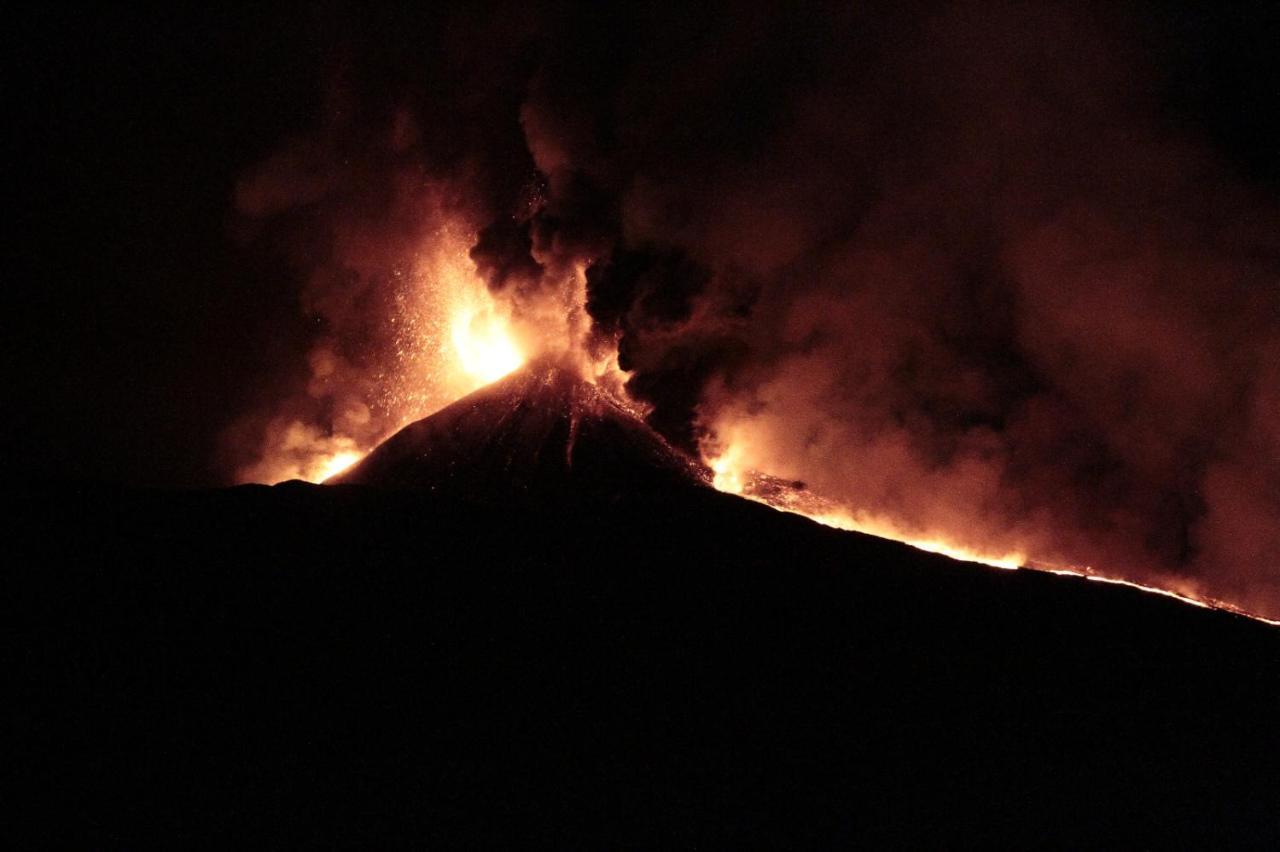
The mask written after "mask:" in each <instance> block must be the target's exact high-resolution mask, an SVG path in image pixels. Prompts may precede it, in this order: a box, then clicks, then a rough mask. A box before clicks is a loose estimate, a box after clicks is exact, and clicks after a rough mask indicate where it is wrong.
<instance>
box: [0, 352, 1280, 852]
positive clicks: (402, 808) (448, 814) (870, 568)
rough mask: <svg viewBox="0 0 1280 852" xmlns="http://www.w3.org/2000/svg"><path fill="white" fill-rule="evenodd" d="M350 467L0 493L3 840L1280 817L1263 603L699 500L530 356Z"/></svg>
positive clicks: (589, 840) (1133, 825)
mask: <svg viewBox="0 0 1280 852" xmlns="http://www.w3.org/2000/svg"><path fill="white" fill-rule="evenodd" d="M342 481H343V484H337V485H323V486H313V485H307V484H303V483H289V484H284V485H280V486H276V487H266V486H243V487H238V488H231V489H224V490H213V491H196V492H173V491H131V490H125V489H116V488H107V487H100V486H98V487H92V486H86V485H83V484H81V485H74V484H67V483H43V484H40V483H15V482H12V481H10V482H7V483H5V487H7V488H8V489H9V490H10V491H11V492H12V493H11V495H10V496H11V498H12V499H10V500H9V501H8V505H9V507H10V509H9V516H8V520H9V522H10V534H9V535H8V537H7V538H6V557H7V563H8V564H7V567H6V572H5V582H6V599H7V600H9V601H11V602H13V603H14V604H16V605H15V606H14V607H13V612H12V613H11V614H10V617H8V618H7V619H6V622H5V630H6V636H7V637H8V639H9V642H8V644H9V646H10V649H11V650H12V651H14V652H15V653H13V654H12V655H11V657H10V659H11V664H10V665H8V666H7V667H6V670H5V672H6V685H7V687H8V690H7V693H8V702H7V709H8V710H9V714H10V717H9V723H8V724H7V726H6V731H7V733H9V735H10V737H11V742H9V743H7V744H6V746H7V747H6V749H5V754H6V761H5V766H4V768H5V771H6V773H7V777H8V779H9V780H10V782H11V783H10V785H9V787H10V789H11V790H13V791H14V792H13V794H11V796H10V798H9V799H8V800H7V802H6V804H8V805H9V808H8V810H9V813H10V818H9V819H7V820H5V821H0V837H2V838H3V839H8V840H10V841H11V842H10V843H9V845H10V846H12V847H14V848H26V847H29V846H30V847H37V846H39V847H43V846H59V845H67V846H77V847H78V846H101V845H104V844H105V845H111V846H122V847H137V848H151V847H155V846H160V847H168V846H191V845H196V846H215V847H219V846H245V845H248V846H273V847H276V846H326V847H332V846H378V847H381V846H409V845H414V846H421V845H425V846H440V847H446V848H455V847H460V848H506V847H510V846H517V847H520V848H526V847H530V846H533V847H549V848H575V849H576V848H655V849H670V848H689V847H697V848H761V847H767V848H804V847H808V848H815V847H816V848H832V847H837V848H843V847H847V846H851V845H853V846H856V845H870V846H874V847H880V846H889V847H896V848H903V847H905V848H940V847H942V848H950V847H955V846H961V847H967V846H991V847H995V848H1007V847H1013V848H1026V847H1035V848H1039V847H1045V846H1048V847H1058V848H1063V847H1065V848H1090V849H1092V848H1115V847H1120V848H1164V847H1168V848H1187V847H1192V848H1201V847H1203V848H1226V847H1233V846H1234V847H1245V848H1276V847H1277V844H1280V807H1277V790H1280V630H1277V629H1276V628H1274V627H1270V626H1267V625H1264V624H1260V623H1257V622H1254V621H1250V620H1248V619H1245V618H1242V617H1239V616H1235V615H1231V614H1228V613H1223V612H1214V611H1209V610H1202V609H1197V608H1193V607H1189V606H1186V605H1184V604H1182V603H1179V602H1177V601H1172V600H1169V599H1167V598H1163V597H1160V596H1154V595H1150V594H1145V593H1142V592H1139V591H1136V590H1133V589H1126V588H1121V587H1115V586H1106V585H1101V584H1098V583H1091V582H1086V581H1085V580H1083V579H1080V578H1071V577H1056V576H1053V575H1048V574H1042V573H1037V572H1029V571H1002V570H998V569H992V568H986V567H983V566H978V565H972V564H962V563H958V562H955V561H952V560H950V559H947V558H945V557H941V556H937V555H934V554H928V553H923V552H921V551H918V550H915V549H913V548H910V547H907V546H905V545H900V544H896V543H894V542H889V541H884V540H881V539H876V538H872V537H869V536H864V535H859V534H856V533H846V532H840V531H837V530H833V529H829V528H826V527H822V526H820V525H818V524H815V523H813V522H811V521H808V520H806V519H804V518H801V517H798V516H796V515H789V514H784V513H782V512H778V511H775V510H773V509H770V508H767V507H765V506H761V505H759V504H757V503H753V502H750V501H747V500H743V499H740V498H737V497H733V496H730V495H725V494H721V493H719V492H717V491H715V490H713V489H711V488H708V487H703V486H702V484H701V483H702V479H701V476H700V472H699V471H698V469H697V468H696V466H693V465H691V464H690V463H688V462H686V461H685V460H684V459H683V457H681V456H680V455H679V454H677V453H674V452H673V451H672V450H671V449H670V448H669V447H667V446H666V444H665V443H664V442H663V441H662V440H661V439H660V438H658V437H657V436H656V435H655V434H654V433H652V432H650V431H649V430H648V429H647V428H646V427H645V426H644V425H643V424H641V423H640V422H639V421H637V420H636V419H634V418H633V417H631V415H630V414H629V413H628V412H626V411H625V410H624V409H622V408H620V407H619V406H617V404H616V403H614V402H613V401H611V400H609V399H608V398H606V397H602V396H601V395H599V394H598V392H597V391H596V390H595V389H594V388H592V387H591V386H589V385H586V384H585V383H581V382H579V381H578V380H577V379H576V378H574V377H573V376H572V375H571V374H567V373H563V372H561V371H559V370H557V369H555V368H554V367H552V366H550V365H545V364H535V365H533V366H532V367H531V368H529V369H527V370H524V371H522V372H520V373H517V374H515V375H513V376H511V377H509V378H508V379H506V380H504V381H502V382H499V383H498V384H496V385H494V386H492V387H490V388H487V389H485V390H483V391H481V392H479V393H477V394H475V395H473V396H470V397H468V398H466V399H464V400H462V401H461V402H459V403H457V404H455V405H453V406H450V407H448V408H446V409H444V410H442V411H441V412H439V413H438V414H436V415H434V416H432V417H429V418H426V419H425V420H423V421H420V422H419V423H416V424H413V425H411V426H409V427H408V428H406V429H405V430H403V431H402V432H400V433H399V434H398V435H396V436H394V437H393V438H392V439H391V440H389V441H388V442H387V443H386V444H385V445H384V446H382V447H381V448H380V449H378V450H376V451H375V452H374V453H373V454H371V455H370V456H369V457H368V458H367V459H366V460H365V461H364V462H363V463H362V464H360V465H358V466H357V467H356V468H355V469H353V470H352V471H351V472H350V473H349V474H348V475H347V476H345V477H342Z"/></svg>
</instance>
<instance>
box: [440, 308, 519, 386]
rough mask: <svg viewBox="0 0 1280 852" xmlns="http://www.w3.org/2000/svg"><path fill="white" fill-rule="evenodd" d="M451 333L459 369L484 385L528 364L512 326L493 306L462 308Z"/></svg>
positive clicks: (452, 325) (451, 323)
mask: <svg viewBox="0 0 1280 852" xmlns="http://www.w3.org/2000/svg"><path fill="white" fill-rule="evenodd" d="M450 331H451V335H452V338H453V346H454V349H455V351H456V352H457V356H458V365H459V367H460V368H461V369H462V371H463V372H464V373H466V374H467V375H468V376H471V377H473V378H474V379H476V380H478V381H480V382H481V383H483V384H489V383H490V382H495V381H497V380H498V379H500V378H502V377H503V376H505V375H507V374H508V373H510V372H512V371H513V370H515V369H516V368H517V367H519V366H520V365H522V364H523V363H524V361H525V358H524V355H522V354H521V353H520V350H519V348H518V347H517V346H516V342H515V340H514V339H513V337H512V334H511V329H510V327H509V325H508V324H507V323H506V322H504V321H503V320H502V319H501V318H500V317H499V316H498V315H497V314H496V312H495V311H494V310H493V309H492V308H490V307H484V308H478V307H474V306H472V305H464V306H462V307H460V308H458V309H457V311H456V312H455V313H454V316H453V319H452V321H451V322H450Z"/></svg>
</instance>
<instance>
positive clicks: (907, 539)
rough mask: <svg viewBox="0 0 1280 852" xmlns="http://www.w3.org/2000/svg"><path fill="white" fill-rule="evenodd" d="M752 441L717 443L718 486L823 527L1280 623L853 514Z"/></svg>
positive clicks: (1188, 591) (1199, 596)
mask: <svg viewBox="0 0 1280 852" xmlns="http://www.w3.org/2000/svg"><path fill="white" fill-rule="evenodd" d="M749 449H750V444H749V443H747V442H745V441H738V442H731V443H728V444H727V445H723V444H722V445H720V446H718V447H715V448H714V449H713V450H712V451H711V452H710V453H708V454H709V455H711V458H710V459H709V460H708V461H707V465H708V466H709V467H710V468H711V470H712V473H713V479H712V485H713V486H714V487H715V488H716V489H717V490H719V491H724V492H727V493H730V494H737V495H739V496H741V497H745V498H747V499H749V500H754V501H756V502H758V503H764V504H765V505H766V506H770V507H772V508H774V509H777V510H779V511H782V512H789V513H791V514H796V515H801V516H803V517H806V518H808V519H810V520H811V521H815V522H817V523H819V524H823V525H824V526H828V527H834V528H835V529H841V530H848V531H851V532H860V533H866V534H868V535H874V536H876V537H878V538H885V539H890V540H892V541H898V542H901V543H903V544H907V545H910V546H911V547H915V548H918V549H920V550H926V551H928V552H930V553H939V554H942V555H943V556H948V557H950V558H952V559H957V560H960V561H963V562H977V563H981V564H983V565H989V566H991V567H993V568H1001V569H1004V570H1008V571H1017V570H1019V569H1027V570H1031V571H1041V572H1045V573H1050V574H1058V575H1062V576H1070V577H1080V578H1083V579H1085V580H1088V581H1091V582H1096V583H1110V584H1112V585H1119V586H1128V587H1129V588H1131V589H1137V590H1139V591H1142V592H1149V593H1151V594H1156V595H1161V596H1163V597H1168V598H1173V599H1174V600H1178V601H1181V602H1183V603H1188V604H1191V605H1192V606H1197V607H1201V608H1203V609H1215V610H1220V611H1224V612H1230V613H1233V614H1235V615H1242V616H1245V617H1247V618H1252V619H1255V620H1257V621H1262V622H1265V623H1267V624H1273V625H1277V626H1280V620H1273V619H1268V618H1263V617H1261V616H1258V615H1255V614H1253V613H1250V612H1247V611H1245V610H1243V609H1240V608H1239V607H1237V606H1234V605H1232V604H1229V603H1227V602H1225V601H1221V600H1218V599H1216V598H1211V597H1208V596H1206V595H1204V594H1203V593H1201V592H1200V590H1199V589H1197V588H1196V587H1194V586H1193V585H1191V584H1190V583H1189V582H1188V581H1186V580H1182V579H1178V578H1169V579H1168V581H1167V585H1168V587H1167V588H1157V587H1154V586H1148V585H1144V584H1142V583H1135V582H1132V581H1130V580H1122V579H1120V578H1118V577H1111V576H1106V575H1103V574H1099V573H1098V572H1097V571H1095V570H1094V569H1093V568H1092V567H1090V566H1072V565H1058V564H1054V563H1049V562H1043V561H1038V560H1032V559H1030V558H1029V557H1028V554H1026V553H1024V552H1022V551H1019V550H1013V551H1007V552H1006V551H1002V550H1001V549H998V548H996V549H992V548H987V549H982V548H974V547H966V546H963V545H960V544H958V543H956V542H954V541H952V540H950V539H948V538H947V536H945V535H942V534H927V535H924V536H921V535H919V534H918V533H912V532H910V531H908V530H904V529H903V528H902V527H901V526H900V525H898V524H895V523H894V522H893V521H891V520H889V519H886V518H883V517H879V516H876V515H873V514H870V513H855V512H853V511H851V510H849V509H848V508H846V507H844V506H841V505H840V504H838V503H836V502H834V501H832V500H829V499H827V498H825V497H823V496H821V495H817V494H813V493H812V492H810V491H808V490H807V489H806V488H804V486H803V484H802V483H795V482H788V481H786V480H782V479H779V478H777V477H773V476H769V475H768V474H763V473H760V472H759V471H756V470H753V469H751V468H749V467H748V466H747V462H746V459H747V457H748V455H749V454H750V453H749Z"/></svg>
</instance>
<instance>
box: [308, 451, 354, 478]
mask: <svg viewBox="0 0 1280 852" xmlns="http://www.w3.org/2000/svg"><path fill="white" fill-rule="evenodd" d="M363 457H364V454H363V453H357V452H355V451H353V450H344V451H342V452H338V453H334V454H333V455H332V456H330V457H329V458H328V459H326V460H325V461H324V463H323V465H322V466H321V468H320V473H319V474H318V477H319V478H318V481H319V482H324V481H325V480H327V479H332V478H333V477H335V476H337V475H338V474H340V473H342V472H343V471H344V470H346V469H347V468H349V467H351V466H352V465H353V464H355V463H356V462H358V461H360V459H361V458H363Z"/></svg>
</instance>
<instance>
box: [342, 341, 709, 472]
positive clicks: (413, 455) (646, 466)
mask: <svg viewBox="0 0 1280 852" xmlns="http://www.w3.org/2000/svg"><path fill="white" fill-rule="evenodd" d="M709 476H710V473H709V471H707V470H706V469H704V468H703V467H702V466H701V465H699V464H697V463H696V462H694V461H692V460H690V459H689V458H687V457H686V456H685V455H684V454H682V453H680V452H679V451H677V450H675V449H674V448H673V447H671V446H670V444H668V443H667V441H666V440H665V439H663V438H662V437H661V436H660V435H659V434H658V433H657V432H655V431H654V430H653V429H651V428H650V427H649V426H648V425H647V424H645V423H644V422H643V421H642V420H640V419H639V418H638V417H636V416H635V414H633V413H632V412H631V411H630V410H629V409H628V408H627V406H626V405H625V404H624V403H623V402H622V401H620V400H618V399H616V398H615V397H614V396H613V395H612V394H610V393H609V392H608V391H607V390H605V389H604V388H602V387H600V386H598V385H595V384H592V383H591V382H588V381H586V380H585V379H583V378H582V377H581V376H580V375H579V374H578V372H577V371H576V370H574V369H573V368H572V367H569V366H566V365H565V364H563V363H561V362H559V361H558V360H556V359H555V358H551V357H543V358H541V359H538V360H535V361H533V362H530V363H529V364H527V365H525V366H524V367H523V368H521V369H519V370H517V371H515V372H513V373H511V374H510V375H508V376H506V377H505V378H503V379H500V380H499V381H497V382H494V383H493V384H490V385H487V386H485V387H483V388H481V389H480V390H478V391H475V392H474V393H471V394H469V395H468V396H465V397H463V398H462V399H460V400H458V401H457V402H455V403H453V404H452V405H449V406H446V407H445V408H443V409H441V410H440V411H437V412H436V413H435V414H432V415H431V416H429V417H426V418H423V419H422V420H419V421H417V422H415V423H411V424H410V425H408V426H406V427H405V428H403V429H401V430H400V431H399V432H397V433H396V434H395V435H393V436H391V437H390V438H389V439H387V440H386V441H384V442H383V443H382V444H381V445H380V446H378V447H377V448H376V449H375V450H374V451H373V452H371V453H370V454H369V455H368V456H367V457H366V458H365V459H364V460H363V461H361V462H360V463H358V464H356V465H354V466H353V467H351V468H350V469H348V470H347V471H345V472H343V473H341V474H339V475H338V476H335V477H334V478H332V479H330V480H329V482H330V483H332V484H359V485H374V486H384V487H400V488H405V487H407V488H426V489H431V490H442V491H450V492H456V493H460V494H462V495H464V496H472V497H492V496H509V495H512V494H515V495H519V494H521V493H525V494H542V493H546V492H549V491H550V492H569V491H577V492H585V493H590V494H600V493H602V492H604V493H611V494H618V493H621V492H623V491H635V490H637V489H652V488H663V487H670V486H673V485H676V486H679V485H696V486H699V487H702V486H705V485H706V484H707V482H708V481H709Z"/></svg>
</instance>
